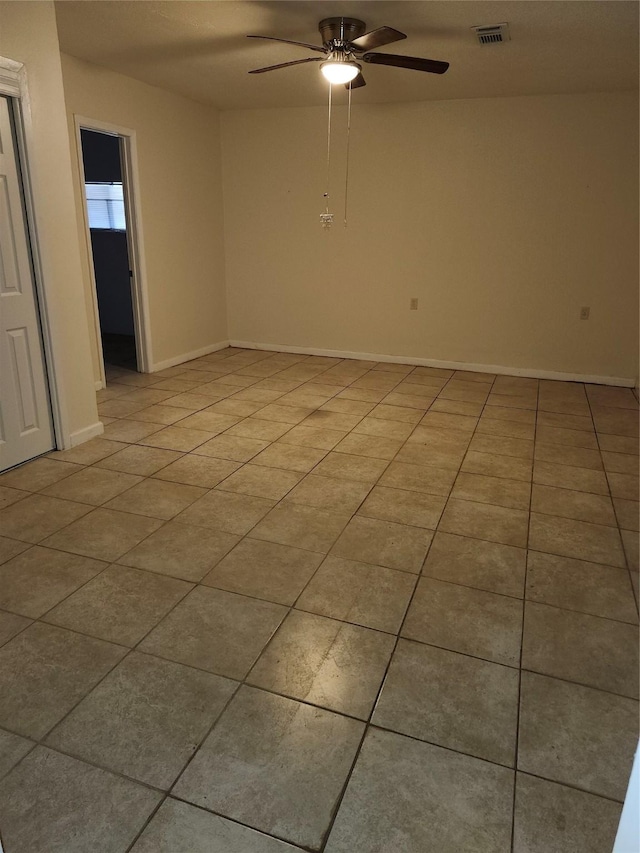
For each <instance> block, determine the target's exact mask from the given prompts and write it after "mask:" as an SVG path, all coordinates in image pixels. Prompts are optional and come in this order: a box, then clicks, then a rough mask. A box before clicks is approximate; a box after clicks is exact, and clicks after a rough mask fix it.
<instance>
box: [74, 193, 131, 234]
mask: <svg viewBox="0 0 640 853" xmlns="http://www.w3.org/2000/svg"><path fill="white" fill-rule="evenodd" d="M84 187H85V193H86V196H87V212H88V214H89V228H100V229H101V230H103V231H126V228H127V223H126V220H125V216H124V195H123V192H122V184H118V183H91V184H85V185H84Z"/></svg>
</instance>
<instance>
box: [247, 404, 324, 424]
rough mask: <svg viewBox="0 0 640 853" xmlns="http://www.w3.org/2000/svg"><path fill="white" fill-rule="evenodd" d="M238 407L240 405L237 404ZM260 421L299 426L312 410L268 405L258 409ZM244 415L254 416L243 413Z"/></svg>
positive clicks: (301, 407) (300, 407)
mask: <svg viewBox="0 0 640 853" xmlns="http://www.w3.org/2000/svg"><path fill="white" fill-rule="evenodd" d="M238 405H240V403H238ZM259 411H260V415H259V417H260V420H263V421H275V422H276V423H283V424H299V423H300V421H303V420H304V419H305V418H306V417H307V415H310V414H311V412H312V411H313V409H310V408H308V407H303V406H281V405H279V404H278V403H270V404H269V405H268V406H263V407H262V408H260V409H259ZM245 414H254V413H249V412H245Z"/></svg>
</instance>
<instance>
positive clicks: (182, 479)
mask: <svg viewBox="0 0 640 853" xmlns="http://www.w3.org/2000/svg"><path fill="white" fill-rule="evenodd" d="M239 467H240V463H239V462H230V461H228V460H226V459H215V458H213V457H207V456H197V455H195V454H189V455H187V456H182V457H181V458H180V459H177V460H176V461H175V462H172V463H171V464H169V465H167V466H166V467H165V468H162V469H161V470H160V471H158V472H157V473H156V474H155V475H154V479H156V480H167V481H170V482H172V483H184V484H185V485H189V486H201V487H202V488H206V489H212V488H213V487H214V486H217V485H218V483H220V482H222V480H224V479H226V477H228V476H229V475H230V474H233V472H234V471H237V469H238V468H239Z"/></svg>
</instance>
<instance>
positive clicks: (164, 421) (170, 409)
mask: <svg viewBox="0 0 640 853" xmlns="http://www.w3.org/2000/svg"><path fill="white" fill-rule="evenodd" d="M193 411H195V410H194V409H185V408H182V407H181V406H167V405H163V404H162V403H161V404H160V405H158V406H149V408H147V409H140V411H139V412H136V413H135V415H134V417H135V419H136V420H137V421H142V422H143V423H150V424H158V427H157V428H158V429H160V425H162V426H171V424H175V423H177V421H181V420H183V419H184V418H186V417H188V416H189V415H190V414H191V413H192V412H193Z"/></svg>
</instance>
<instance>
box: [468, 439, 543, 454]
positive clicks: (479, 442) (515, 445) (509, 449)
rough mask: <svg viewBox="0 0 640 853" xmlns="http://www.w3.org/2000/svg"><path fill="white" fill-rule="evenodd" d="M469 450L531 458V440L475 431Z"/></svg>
mask: <svg viewBox="0 0 640 853" xmlns="http://www.w3.org/2000/svg"><path fill="white" fill-rule="evenodd" d="M469 450H470V451H473V452H475V453H494V454H496V456H515V457H516V458H518V459H526V460H530V459H532V458H533V442H532V441H526V440H525V439H522V438H509V437H508V436H504V435H480V434H479V433H476V435H474V437H473V438H472V440H471V444H470V445H469Z"/></svg>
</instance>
